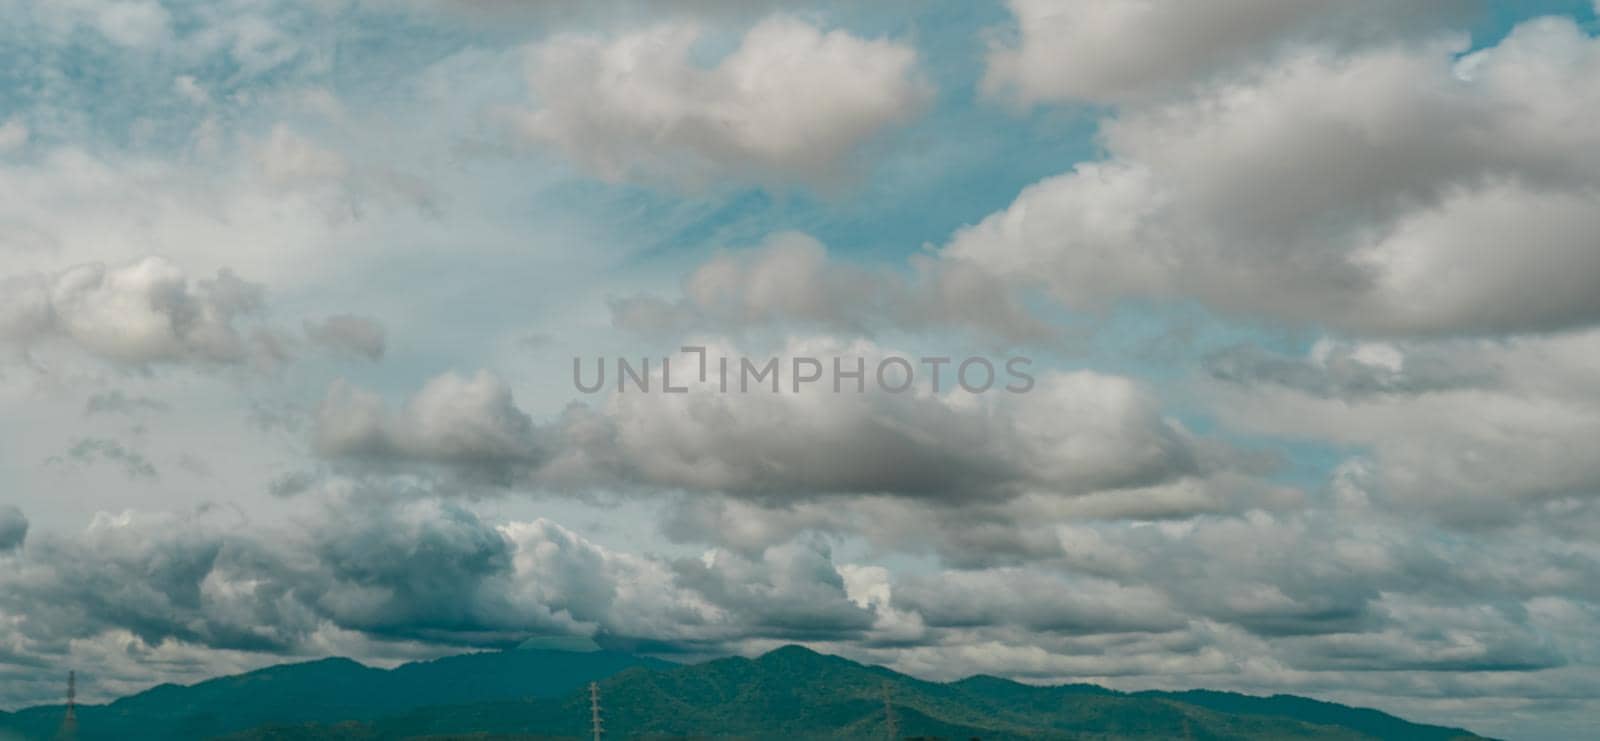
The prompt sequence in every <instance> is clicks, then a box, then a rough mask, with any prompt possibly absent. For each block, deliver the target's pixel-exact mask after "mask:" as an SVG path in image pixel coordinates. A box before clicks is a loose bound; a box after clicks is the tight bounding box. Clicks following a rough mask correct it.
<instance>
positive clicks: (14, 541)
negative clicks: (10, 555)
mask: <svg viewBox="0 0 1600 741" xmlns="http://www.w3.org/2000/svg"><path fill="white" fill-rule="evenodd" d="M27 539H28V518H27V517H24V516H23V514H22V510H20V509H18V508H17V507H16V506H15V505H10V504H8V505H5V506H3V507H0V553H5V552H7V551H14V550H17V549H19V548H21V547H22V543H23V541H25V540H27Z"/></svg>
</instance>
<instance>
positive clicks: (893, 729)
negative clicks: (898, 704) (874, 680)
mask: <svg viewBox="0 0 1600 741" xmlns="http://www.w3.org/2000/svg"><path fill="white" fill-rule="evenodd" d="M893 693H894V690H893V689H892V688H890V686H889V683H888V682H884V683H883V725H884V728H886V729H888V731H889V741H895V740H896V739H898V738H900V723H899V722H898V721H897V720H896V719H895V717H894V694H893Z"/></svg>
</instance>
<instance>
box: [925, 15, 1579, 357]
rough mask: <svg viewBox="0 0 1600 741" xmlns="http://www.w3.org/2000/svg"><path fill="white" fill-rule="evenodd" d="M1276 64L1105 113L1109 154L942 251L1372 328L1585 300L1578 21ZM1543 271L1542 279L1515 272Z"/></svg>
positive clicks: (1064, 283) (1569, 310)
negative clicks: (1474, 43) (1471, 46)
mask: <svg viewBox="0 0 1600 741" xmlns="http://www.w3.org/2000/svg"><path fill="white" fill-rule="evenodd" d="M1465 48H1466V46H1465V42H1464V41H1446V42H1434V43H1429V44H1422V45H1414V46H1407V47H1380V48H1376V49H1371V50H1365V51H1360V52H1355V53H1350V54H1335V53H1330V52H1326V51H1320V50H1299V51H1296V52H1295V53H1294V54H1292V55H1290V56H1289V57H1288V58H1286V59H1284V60H1283V61H1281V62H1280V63H1279V64H1277V65H1275V66H1273V67H1270V68H1255V69H1254V70H1253V71H1252V72H1250V73H1249V74H1248V75H1245V76H1244V77H1241V78H1239V79H1236V80H1232V81H1228V82H1225V83H1216V84H1213V85H1210V86H1208V87H1206V88H1205V89H1204V90H1203V91H1202V92H1199V93H1197V94H1196V95H1194V96H1192V97H1187V98H1182V99H1179V100H1176V101H1174V102H1171V103H1166V104H1161V105H1155V106H1148V107H1136V108H1133V109H1130V110H1125V111H1122V112H1120V113H1119V114H1118V115H1116V116H1115V117H1113V118H1110V119H1108V120H1107V121H1105V122H1104V125H1103V129H1102V134H1101V136H1102V139H1103V141H1104V143H1105V146H1106V148H1107V150H1108V152H1109V157H1108V158H1107V159H1105V160H1103V161H1099V162H1089V163H1084V164H1081V165H1079V166H1077V167H1076V168H1074V170H1073V171H1072V172H1070V173H1067V174H1064V175H1060V176H1057V177H1053V178H1049V179H1046V180H1044V181H1041V182H1039V183H1037V184H1035V185H1033V186H1030V187H1029V188H1027V189H1025V190H1024V191H1023V192H1022V193H1021V194H1020V195H1019V196H1018V197H1017V199H1016V200H1015V201H1014V202H1013V203H1012V205H1011V206H1010V207H1009V208H1007V209H1006V210H1004V211H1001V212H999V213H996V214H994V215H991V216H990V217H988V218H986V219H984V220H983V221H982V222H981V223H979V224H977V225H975V226H973V227H970V228H968V229H965V230H963V231H961V232H959V233H958V234H957V235H956V236H955V237H954V239H953V240H951V242H950V243H949V245H948V246H947V248H946V250H945V254H946V255H948V256H952V257H958V258H962V259H965V260H969V261H972V262H974V263H977V264H981V265H984V266H986V267H988V268H990V269H992V270H994V271H996V272H997V273H998V274H1000V275H1004V276H1008V277H1010V278H1012V279H1013V280H1016V281H1018V282H1020V283H1023V284H1033V285H1039V284H1042V285H1044V286H1047V287H1048V288H1049V290H1051V291H1052V292H1053V293H1054V294H1055V295H1056V296H1057V297H1059V298H1060V299H1061V300H1063V301H1065V302H1067V303H1069V304H1071V305H1075V306H1092V305H1104V304H1106V303H1111V302H1115V301H1119V300H1122V299H1126V298H1140V297H1142V298H1158V299H1172V300H1185V299H1193V300H1199V301H1201V302H1203V303H1205V304H1207V305H1210V306H1212V307H1214V308H1217V309H1220V310H1223V311H1227V312H1238V313H1246V314H1256V315H1265V316H1269V317H1272V318H1276V319H1284V320H1289V321H1293V322H1302V323H1320V324H1326V325H1331V326H1335V327H1340V328H1345V329H1349V330H1351V331H1358V332H1366V333H1380V334H1449V333H1503V332H1517V331H1544V330H1551V329H1557V328H1561V327H1569V326H1576V325H1583V324H1587V323H1590V322H1593V321H1595V320H1596V319H1597V318H1600V304H1597V303H1596V301H1595V296H1596V295H1597V293H1600V292H1597V291H1596V290H1595V288H1596V283H1595V278H1594V276H1597V275H1600V263H1596V262H1595V261H1596V260H1600V250H1596V249H1595V248H1594V247H1595V245H1594V239H1593V235H1594V233H1595V226H1596V224H1593V223H1591V221H1592V219H1593V218H1594V214H1595V213H1600V209H1597V208H1596V202H1595V195H1594V193H1595V189H1596V187H1597V185H1600V160H1597V159H1596V158H1594V157H1591V156H1588V155H1587V154H1586V153H1590V152H1596V151H1600V146H1597V144H1600V142H1596V141H1595V135H1594V130H1593V128H1592V127H1588V126H1583V125H1580V124H1579V123H1578V122H1580V121H1584V120H1587V119H1588V118H1591V117H1593V115H1594V114H1595V112H1594V111H1590V110H1588V107H1589V106H1591V104H1592V102H1593V101H1595V100H1597V99H1600V98H1597V96H1596V95H1595V80H1597V79H1600V75H1596V74H1595V72H1596V69H1600V68H1597V66H1596V65H1597V64H1600V42H1597V41H1596V40H1594V39H1593V38H1591V37H1590V36H1588V35H1586V34H1585V33H1584V32H1583V31H1582V30H1580V29H1579V28H1578V27H1577V26H1576V25H1575V24H1574V23H1573V22H1572V21H1570V20H1568V19H1562V18H1545V19H1538V20H1533V21H1528V22H1526V23H1524V24H1522V25H1520V26H1518V27H1517V28H1516V29H1515V30H1514V31H1513V32H1512V33H1511V34H1510V35H1509V36H1508V37H1506V38H1505V39H1504V40H1502V41H1501V42H1500V43H1499V44H1497V45H1495V46H1493V47H1490V48H1487V49H1483V50H1481V51H1477V52H1474V53H1473V54H1471V55H1468V56H1466V57H1461V56H1460V55H1461V54H1462V52H1463V51H1464V50H1465ZM1533 287H1536V290H1530V289H1531V288H1533Z"/></svg>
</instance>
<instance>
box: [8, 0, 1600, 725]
mask: <svg viewBox="0 0 1600 741" xmlns="http://www.w3.org/2000/svg"><path fill="white" fill-rule="evenodd" d="M0 14H3V15H4V17H6V18H8V19H14V22H12V23H9V24H7V25H6V26H5V27H4V28H0V38H3V39H4V41H3V42H0V194H4V196H3V197H0V289H3V290H0V408H3V409H4V410H5V412H6V413H5V414H4V415H3V419H0V677H4V678H5V680H6V681H5V682H4V689H0V707H6V708H10V707H20V706H23V705H27V704H31V703H35V702H40V701H44V700H47V699H51V698H53V697H54V696H55V694H57V688H56V684H58V682H57V677H56V674H58V673H59V672H57V671H56V668H58V667H60V666H64V665H72V666H76V667H78V671H79V676H80V677H81V678H82V689H83V693H84V695H85V696H86V697H88V698H91V699H106V698H110V697H115V696H119V695H122V694H126V693H128V692H132V691H137V690H139V689H142V688H144V687H148V686H150V685H153V684H155V683H158V682H162V681H197V680H199V679H203V678H205V677H208V676H214V675H217V674H221V673H226V672H231V671H238V670H242V669H246V668H252V667H256V666H261V665H264V664H270V663H275V662H281V661H289V660H297V659H302V658H306V657H311V656H322V655H330V654H340V655H350V656H353V657H355V658H358V659H361V660H364V661H370V662H375V663H393V662H397V661H401V660H406V659H409V658H416V657H426V656H436V655H441V654H448V653H453V652H459V651H465V650H475V649H481V648H489V647H498V646H504V645H512V644H514V643H516V642H518V641H520V640H522V639H524V638H527V637H531V636H548V635H583V636H591V637H595V638H596V640H599V641H601V642H602V643H606V642H610V643H611V644H613V645H618V646H629V645H650V646H655V647H664V648H663V650H665V651H668V652H670V653H672V654H673V655H676V656H679V657H704V656H714V655H724V654H731V653H745V654H748V653H753V652H757V651H760V650H763V649H766V648H770V647H773V646H776V645H779V644H782V643H786V642H791V641H795V640H804V641H806V642H808V643H810V644H811V645H813V646H815V647H817V648H819V649H823V650H828V651H832V652H837V653H842V654H845V655H848V656H851V657H853V658H858V659H861V660H866V661H873V662H878V663H884V664H887V665H890V666H894V667H896V668H901V669H905V670H908V671H912V672H913V673H918V674H921V675H925V676H932V677H938V678H950V677H956V676H961V675H964V674H970V673H978V672H985V673H993V674H1001V675H1007V676H1014V677H1018V678H1022V679H1026V680H1029V681H1095V682H1101V683H1106V684H1109V685H1113V686H1117V687H1123V688H1130V689H1133V688H1147V687H1164V688H1172V687H1194V686H1205V687H1213V688H1218V689H1235V690H1240V691H1251V692H1277V691H1290V692H1296V693H1300V694H1307V695H1312V696H1317V697H1326V698H1331V699H1337V700H1340V701H1345V702H1350V703H1357V704H1363V705H1372V706H1377V707H1382V708H1384V709H1386V710H1390V711H1393V712H1396V713H1400V714H1403V715H1406V716H1407V717H1412V718H1416V719H1420V720H1431V721H1445V722H1450V723H1458V724H1464V725H1467V726H1468V727H1471V728H1472V729H1474V730H1477V731H1480V732H1484V733H1490V734H1494V735H1497V736H1503V737H1508V738H1537V739H1561V738H1575V737H1578V734H1579V732H1580V729H1582V728H1584V727H1585V723H1586V722H1587V719H1589V718H1593V717H1594V714H1595V713H1596V712H1597V708H1596V707H1595V705H1594V701H1593V699H1592V698H1593V697H1594V696H1595V694H1596V690H1597V689H1600V668H1597V667H1600V644H1597V643H1596V641H1595V639H1594V638H1593V635H1596V634H1600V631H1596V628H1597V627H1600V594H1597V593H1596V592H1595V585H1596V584H1600V543H1597V542H1596V540H1595V536H1594V535H1593V533H1594V532H1596V530H1595V528H1594V526H1595V525H1597V524H1600V506H1597V504H1596V496H1595V495H1596V493H1597V491H1600V468H1597V467H1596V464H1595V462H1594V461H1593V460H1591V458H1592V456H1591V455H1590V454H1589V447H1590V446H1589V445H1588V444H1587V441H1588V440H1590V439H1592V436H1593V435H1594V434H1600V395H1597V394H1596V389H1600V378H1597V377H1596V375H1595V368H1596V367H1600V350H1597V348H1600V345H1597V342H1600V334H1597V332H1600V328H1597V325H1600V305H1597V304H1596V302H1595V300H1594V298H1593V297H1594V296H1596V295H1600V284H1597V279H1596V276H1597V275H1600V244H1597V243H1596V242H1595V234H1596V233H1600V231H1597V230H1600V224H1597V223H1596V221H1595V219H1596V217H1595V216H1594V214H1596V213H1600V208H1597V206H1600V204H1596V203H1595V202H1594V201H1595V193H1597V192H1600V159H1597V158H1596V155H1595V152H1597V151H1600V139H1597V138H1596V135H1595V134H1594V132H1593V128H1594V127H1592V126H1590V125H1589V122H1591V121H1593V120H1595V117H1596V116H1597V115H1600V110H1597V108H1600V104H1597V101H1600V90H1597V88H1596V85H1597V82H1596V81H1597V80H1600V41H1596V33H1597V28H1596V21H1595V8H1594V5H1593V4H1592V3H1587V2H1527V3H1522V2H1519V3H1509V2H1507V3H1477V2H1471V1H1469V0H1462V1H1461V2H1416V3H1409V2H1405V3H1384V2H1364V1H1358V2H1352V3H1346V4H1338V5H1330V4H1323V3H1317V2H1299V1H1298V0H1296V1H1293V2H1284V3H1282V4H1281V5H1277V6H1274V7H1273V8H1272V9H1271V10H1270V11H1269V10H1266V9H1263V8H1258V7H1256V4H1253V3H1251V2H1246V1H1245V0H1216V2H1212V3H1179V2H1148V3H1127V2H1114V1H1113V0H1094V1H1093V2H1083V3H1075V4H1072V5H1070V6H1050V5H1049V4H1048V3H1042V2H1038V1H1036V0H1017V2H1010V3H1002V2H996V3H956V2H951V3H900V2H891V3H883V4H874V5H864V4H802V5H796V6H784V7H783V8H781V9H780V8H779V7H778V6H777V4H770V3H755V4H744V3H723V2H715V1H709V2H684V3H635V2H627V1H626V0H616V1H615V2H605V3H598V4H592V5H585V6H581V7H580V6H576V5H567V4H559V3H552V4H542V3H540V4H498V3H486V4H480V3H470V2H454V1H452V0H408V1H407V2H403V3H376V2H366V1H364V0H318V1H315V2H287V1H279V0H226V1H225V2H222V3H182V2H160V1H158V0H73V1H72V2H60V3H50V4H38V3H29V2H5V0H0ZM685 344H695V345H706V346H709V347H711V348H713V349H714V350H715V351H717V352H720V353H724V354H727V355H729V356H731V357H737V356H740V355H748V356H755V357H763V358H764V357H767V356H771V355H779V356H783V357H789V356H793V355H799V354H817V355H819V356H822V357H829V356H852V357H853V356H863V357H869V358H880V357H883V356H885V355H894V354H899V355H904V356H907V357H923V356H952V357H956V358H961V357H967V356H971V355H982V356H986V357H993V358H1001V359H1003V358H1005V357H1010V356H1014V355H1026V356H1028V357H1031V358H1033V359H1034V360H1035V368H1036V369H1037V370H1038V375H1039V378H1040V383H1039V386H1038V388H1037V389H1036V390H1034V391H1033V392H1030V393H1029V394H1025V395H1016V396H1014V397H1012V396H1006V395H1003V394H988V395H978V394H963V393H961V392H959V391H957V392H944V393H933V392H932V390H931V389H929V388H927V387H924V386H919V387H918V390H917V392H916V393H914V394H910V395H907V396H893V395H887V394H877V393H870V394H863V395H860V396H851V395H843V396H840V395H833V394H827V393H822V392H813V393H801V394H778V395H771V396H768V395H725V394H720V393H716V392H715V391H714V390H712V389H708V388H697V389H696V390H695V392H694V393H691V394H688V395H686V397H685V398H681V399H680V398H677V397H672V396H665V395H659V394H657V395H644V396H629V395H626V394H610V393H607V394H602V395H595V396H590V395H585V394H582V393H579V392H578V391H577V390H575V389H574V388H573V386H572V383H571V380H570V379H571V376H570V369H571V362H572V359H573V358H574V357H583V358H594V357H596V356H606V357H615V356H617V355H619V354H620V355H626V356H628V357H634V358H637V357H646V356H648V357H652V358H655V359H656V360H657V361H659V359H660V358H662V357H663V356H668V355H673V354H675V353H677V352H678V348H680V347H681V346H683V345H685ZM658 367H659V366H658ZM424 545H426V546H427V547H432V548H437V549H439V551H438V552H440V553H442V554H443V555H442V556H440V557H439V558H435V559H427V558H418V557H416V554H417V553H418V552H420V551H419V549H423V547H424ZM390 563H392V564H396V566H395V568H392V569H390V568H378V567H377V566H375V564H390ZM445 583H448V584H451V585H453V587H452V588H451V589H439V588H438V585H440V584H445ZM975 584H982V585H984V589H985V590H987V591H983V593H982V594H981V595H978V596H976V597H974V596H973V590H974V589H975V587H974V585H975ZM973 599H977V600H981V601H982V602H983V603H984V604H985V605H987V606H988V609H987V611H986V612H984V614H983V618H984V619H983V620H979V621H974V620H972V619H971V618H970V615H956V614H955V612H956V611H954V610H953V608H952V605H956V604H959V603H963V602H964V601H968V600H973ZM1040 615H1057V616H1067V617H1069V618H1071V619H1063V620H1060V621H1050V620H1042V619H1040V618H1039V616H1040ZM1063 624H1070V625H1072V626H1075V627H1073V628H1071V629H1061V628H1060V627H1059V626H1060V625H1063ZM797 625H803V626H804V627H805V629H804V630H798V629H797V628H796V626H797Z"/></svg>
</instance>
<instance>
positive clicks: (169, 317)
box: [0, 257, 286, 367]
mask: <svg viewBox="0 0 1600 741" xmlns="http://www.w3.org/2000/svg"><path fill="white" fill-rule="evenodd" d="M0 286H3V287H4V290H3V291H0V341H3V342H5V343H7V344H10V345H12V346H13V347H16V348H20V349H22V350H27V349H28V348H30V347H32V346H35V345H39V344H43V343H49V342H65V343H68V344H70V345H72V346H74V347H77V348H79V349H81V350H83V351H84V352H87V353H88V354H90V355H93V356H95V357H98V358H101V359H103V360H106V361H108V362H111V363H113V364H117V365H121V366H125V367H144V366H150V365H162V364H192V365H199V366H225V365H240V364H256V365H261V366H271V365H275V364H277V363H279V362H282V361H283V360H284V359H285V357H286V354H285V349H284V347H283V345H282V343H281V341H280V340H279V339H278V338H277V337H276V336H275V335H274V334H272V333H271V332H270V331H267V330H265V329H262V328H260V327H247V326H243V325H245V323H246V322H247V321H248V320H250V319H251V318H253V317H256V316H258V315H259V314H260V313H261V312H262V311H263V309H264V306H265V300H264V296H265V291H264V289H263V287H262V286H261V285H259V284H256V283H251V282H249V281H246V280H243V279H241V278H239V277H238V276H237V275H235V274H234V273H233V272H232V271H228V270H221V271H219V272H218V273H217V275H216V277H214V278H201V279H197V280H195V279H190V278H189V277H188V275H186V274H185V273H184V272H183V270H181V269H180V268H178V266H176V265H174V264H172V263H171V262H168V261H166V260H164V259H161V258H158V257H147V258H144V259H141V260H137V261H135V262H131V263H126V264H123V265H116V266H108V265H105V264H101V263H92V264H86V265H79V266H76V267H72V268H68V269H67V270H64V271H62V272H60V273H56V274H54V275H43V274H21V275H14V276H10V277H8V278H4V279H0Z"/></svg>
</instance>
